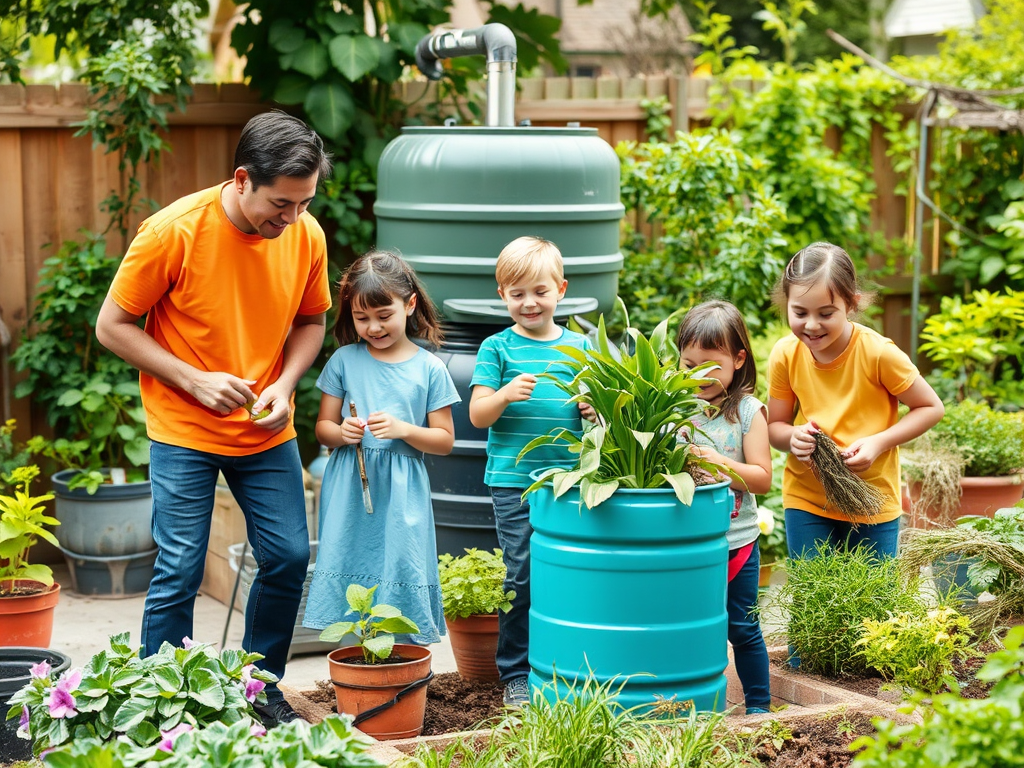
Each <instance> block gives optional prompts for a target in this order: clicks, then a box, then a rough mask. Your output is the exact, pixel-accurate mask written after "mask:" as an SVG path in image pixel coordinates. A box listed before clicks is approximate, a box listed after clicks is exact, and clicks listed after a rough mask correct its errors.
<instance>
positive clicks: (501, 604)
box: [437, 547, 516, 619]
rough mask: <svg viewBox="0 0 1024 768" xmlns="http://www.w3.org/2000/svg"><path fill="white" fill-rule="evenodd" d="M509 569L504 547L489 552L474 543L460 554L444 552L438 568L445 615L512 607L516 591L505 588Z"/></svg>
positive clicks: (508, 609)
mask: <svg viewBox="0 0 1024 768" xmlns="http://www.w3.org/2000/svg"><path fill="white" fill-rule="evenodd" d="M506 570H507V569H506V568H505V563H504V562H503V561H502V559H501V550H500V549H495V550H494V551H493V552H488V551H487V550H481V549H477V548H476V547H473V548H472V549H467V550H466V554H464V555H460V556H459V557H452V556H451V555H449V554H447V553H445V554H443V555H440V556H439V557H438V566H437V571H438V575H439V577H440V581H441V601H442V603H443V605H444V615H445V617H446V618H449V619H464V618H466V617H467V616H478V615H481V614H490V613H495V612H497V611H499V610H501V611H504V612H505V613H508V612H509V611H511V610H512V603H511V601H512V600H513V599H515V596H516V593H515V592H511V591H509V592H506V591H505V589H504V583H505V574H506Z"/></svg>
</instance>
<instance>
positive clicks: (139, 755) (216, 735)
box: [43, 715, 383, 768]
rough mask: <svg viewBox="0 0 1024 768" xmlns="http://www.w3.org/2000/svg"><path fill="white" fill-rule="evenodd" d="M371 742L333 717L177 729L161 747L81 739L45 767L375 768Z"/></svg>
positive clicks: (346, 722) (56, 753)
mask: <svg viewBox="0 0 1024 768" xmlns="http://www.w3.org/2000/svg"><path fill="white" fill-rule="evenodd" d="M370 743H371V742H370V740H369V739H368V738H367V737H365V736H363V735H362V734H361V733H359V731H357V730H356V729H355V728H353V727H352V725H351V720H350V718H348V717H338V716H337V715H331V716H329V717H327V718H325V719H324V720H323V721H321V722H319V723H317V724H316V725H313V726H310V725H309V724H308V723H306V722H305V721H301V720H296V721H295V722H291V723H284V724H282V725H279V726H278V727H276V728H274V729H273V730H271V731H266V729H264V728H263V727H262V726H260V725H255V724H251V723H246V722H237V723H234V724H233V725H225V724H223V723H214V724H213V725H211V726H210V727H208V728H205V729H203V730H193V729H190V728H180V729H177V730H176V731H173V732H169V733H166V734H164V735H163V739H162V740H161V742H160V744H157V745H154V746H151V747H138V746H136V745H134V744H132V743H131V742H125V741H115V742H101V741H99V740H98V739H94V738H93V739H81V740H77V741H75V742H73V743H71V744H68V745H66V746H64V747H61V748H60V749H58V750H56V751H54V752H50V753H48V754H47V755H45V756H44V757H43V763H44V764H45V765H46V766H47V768H97V766H103V767H104V768H157V766H159V767H160V768H290V767H291V766H302V768H316V767H317V766H323V768H364V767H365V768H378V767H380V766H382V765H383V764H382V763H380V762H379V761H378V760H376V759H375V758H373V757H371V756H370V755H369V754H367V749H369V746H370Z"/></svg>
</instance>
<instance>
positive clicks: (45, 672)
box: [28, 659, 51, 680]
mask: <svg viewBox="0 0 1024 768" xmlns="http://www.w3.org/2000/svg"><path fill="white" fill-rule="evenodd" d="M50 669H51V667H50V662H48V661H47V660H46V659H43V660H42V661H40V662H39V663H38V664H33V665H32V666H31V667H29V668H28V671H29V674H30V675H32V677H34V678H36V679H37V680H42V679H43V678H44V677H49V676H50Z"/></svg>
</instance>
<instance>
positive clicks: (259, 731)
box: [249, 722, 267, 737]
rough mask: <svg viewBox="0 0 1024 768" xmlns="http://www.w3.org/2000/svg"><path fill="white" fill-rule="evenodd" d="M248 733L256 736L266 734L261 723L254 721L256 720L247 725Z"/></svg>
mask: <svg viewBox="0 0 1024 768" xmlns="http://www.w3.org/2000/svg"><path fill="white" fill-rule="evenodd" d="M249 733H250V734H251V735H252V736H257V737H258V736H266V735H267V729H266V728H264V727H263V723H256V722H254V723H253V724H252V725H250V726H249Z"/></svg>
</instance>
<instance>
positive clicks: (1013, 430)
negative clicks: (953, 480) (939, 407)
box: [932, 400, 1024, 477]
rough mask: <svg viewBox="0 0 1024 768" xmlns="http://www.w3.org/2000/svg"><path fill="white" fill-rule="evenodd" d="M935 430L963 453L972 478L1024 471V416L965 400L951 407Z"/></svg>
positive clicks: (938, 436)
mask: <svg viewBox="0 0 1024 768" xmlns="http://www.w3.org/2000/svg"><path fill="white" fill-rule="evenodd" d="M932 431H933V433H934V437H936V438H938V439H942V440H947V441H948V442H949V443H950V444H951V445H954V446H956V450H958V451H959V452H960V453H961V454H963V456H964V459H965V465H964V474H966V475H967V476H969V477H998V476H1001V475H1011V474H1013V473H1015V472H1019V471H1020V470H1021V469H1022V468H1024V414H1017V413H1003V412H1001V411H995V410H993V409H992V408H990V407H989V406H988V405H987V404H985V403H976V402H974V401H972V400H964V401H963V402H961V403H956V404H955V405H951V406H948V407H947V408H946V415H945V416H944V417H943V419H942V421H940V422H939V423H938V424H937V425H935V427H933V428H932Z"/></svg>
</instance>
